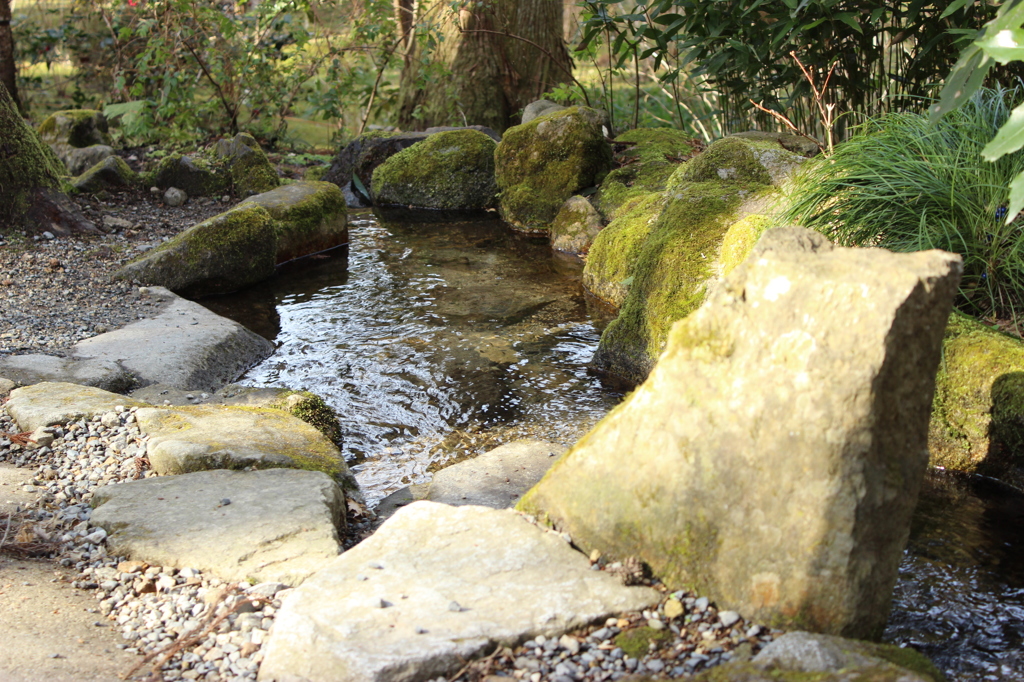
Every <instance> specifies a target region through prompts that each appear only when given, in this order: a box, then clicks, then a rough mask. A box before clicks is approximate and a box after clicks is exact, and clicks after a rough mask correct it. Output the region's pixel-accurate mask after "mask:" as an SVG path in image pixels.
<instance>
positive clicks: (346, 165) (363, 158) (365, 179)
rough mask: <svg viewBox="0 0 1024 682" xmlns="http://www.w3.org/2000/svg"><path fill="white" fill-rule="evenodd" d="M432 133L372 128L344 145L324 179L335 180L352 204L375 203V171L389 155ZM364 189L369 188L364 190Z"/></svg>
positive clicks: (354, 206) (352, 206) (335, 156)
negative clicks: (357, 181)
mask: <svg viewBox="0 0 1024 682" xmlns="http://www.w3.org/2000/svg"><path fill="white" fill-rule="evenodd" d="M428 135H429V134H428V133H425V132H415V133H392V132H388V131H384V130H371V131H370V132H368V133H364V134H362V135H360V136H359V137H357V138H356V139H354V140H352V141H351V142H349V143H348V144H347V145H345V146H344V147H343V148H341V149H340V150H339V151H338V153H337V154H335V155H334V159H332V160H331V167H330V168H329V169H328V170H327V172H326V173H325V174H324V177H323V179H324V181H326V182H333V183H334V184H336V185H337V186H338V187H341V191H342V192H344V193H345V199H346V200H347V201H348V205H349V207H350V208H358V207H363V206H369V205H371V203H372V202H371V200H370V197H369V193H370V185H371V184H373V171H374V170H376V169H377V166H379V165H380V164H382V163H384V162H385V161H387V160H388V159H389V158H391V157H392V156H394V155H395V154H397V153H398V152H400V151H402V150H403V149H407V148H408V147H411V146H412V145H414V144H416V143H417V142H421V141H423V140H425V139H427V137H428ZM353 178H358V179H359V184H360V185H362V188H359V187H357V186H355V184H354V182H353ZM363 189H365V190H366V191H365V192H363Z"/></svg>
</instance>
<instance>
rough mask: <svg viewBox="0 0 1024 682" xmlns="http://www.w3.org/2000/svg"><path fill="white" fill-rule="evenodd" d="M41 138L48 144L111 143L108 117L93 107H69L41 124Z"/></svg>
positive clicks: (81, 145) (84, 145)
mask: <svg viewBox="0 0 1024 682" xmlns="http://www.w3.org/2000/svg"><path fill="white" fill-rule="evenodd" d="M39 139H41V140H42V141H43V142H44V143H46V144H60V143H63V144H68V145H70V146H72V147H88V146H89V145H93V144H109V143H110V140H109V139H108V137H107V119H106V118H105V117H104V116H103V114H102V113H100V112H99V111H95V110H93V109H68V110H65V111H58V112H56V113H54V114H51V115H50V116H48V117H47V118H46V120H45V121H43V122H42V124H41V125H40V126H39Z"/></svg>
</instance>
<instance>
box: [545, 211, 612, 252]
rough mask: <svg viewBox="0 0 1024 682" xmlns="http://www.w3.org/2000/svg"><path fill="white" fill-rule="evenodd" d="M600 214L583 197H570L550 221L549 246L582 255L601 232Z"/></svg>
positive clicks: (560, 250) (556, 249)
mask: <svg viewBox="0 0 1024 682" xmlns="http://www.w3.org/2000/svg"><path fill="white" fill-rule="evenodd" d="M601 227H602V225H601V215H600V214H599V213H598V212H597V210H596V209H595V208H594V207H593V205H591V203H590V202H589V201H587V200H586V199H585V198H583V197H570V198H569V200H568V201H566V202H565V203H564V204H563V205H562V208H561V210H560V211H558V215H556V216H555V220H554V222H553V223H551V231H550V236H551V248H552V249H554V250H555V251H559V252H561V253H568V254H572V255H574V256H582V255H584V254H586V253H587V251H589V250H590V245H591V244H593V243H594V238H595V237H596V236H597V235H598V233H600V232H601Z"/></svg>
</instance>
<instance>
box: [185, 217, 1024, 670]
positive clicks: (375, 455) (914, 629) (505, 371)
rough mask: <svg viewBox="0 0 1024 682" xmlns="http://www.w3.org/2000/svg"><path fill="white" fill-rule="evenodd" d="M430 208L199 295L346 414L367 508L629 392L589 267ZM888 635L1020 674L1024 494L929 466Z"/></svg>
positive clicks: (563, 428)
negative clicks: (597, 354)
mask: <svg viewBox="0 0 1024 682" xmlns="http://www.w3.org/2000/svg"><path fill="white" fill-rule="evenodd" d="M417 220H418V221H417ZM422 220H423V219H422V217H421V216H420V217H410V216H398V217H397V218H392V217H391V216H388V217H387V218H385V219H378V218H377V217H376V216H374V215H372V214H360V215H356V216H354V217H353V218H352V219H351V220H350V234H351V242H350V245H349V247H348V248H347V249H337V250H335V251H333V252H330V253H328V254H324V255H320V256H313V257H310V258H308V259H304V260H302V261H298V262H295V263H293V264H289V265H286V266H283V267H282V269H281V272H280V273H279V275H278V276H277V277H275V278H273V279H272V280H269V281H267V282H265V283H263V284H261V285H257V286H256V287H253V288H250V289H248V290H246V291H244V292H241V293H239V294H235V295H232V296H226V297H220V298H215V299H207V300H204V301H202V303H203V304H204V305H206V306H207V307H208V308H210V309H211V310H213V311H214V312H216V313H218V314H220V315H224V316H226V317H230V318H232V319H235V320H237V321H239V322H241V323H242V324H244V325H246V326H247V327H249V328H250V329H252V330H253V331H255V332H257V333H259V334H261V335H262V336H264V337H266V338H268V339H270V340H272V341H273V342H274V343H275V345H276V347H277V350H276V352H275V354H274V355H273V356H272V357H271V358H269V359H268V360H266V361H264V362H263V363H262V364H260V365H258V366H257V367H255V368H253V369H252V370H251V371H250V372H249V373H248V374H246V376H245V377H244V378H243V379H242V381H241V383H245V384H249V385H254V386H270V385H275V386H287V387H291V388H302V389H307V390H310V391H313V392H315V393H317V394H319V395H321V396H322V397H323V398H324V399H325V400H326V401H327V402H328V403H329V404H330V405H331V406H332V407H333V408H334V409H335V410H336V411H337V413H338V415H339V421H340V422H341V426H342V430H343V431H344V433H345V443H344V447H343V453H344V455H345V458H346V459H347V460H348V462H349V464H350V466H352V469H353V471H354V472H355V473H356V477H357V478H358V480H359V482H360V485H361V486H362V487H363V490H364V493H365V495H366V498H367V501H368V502H369V503H370V504H371V505H373V504H375V503H376V502H377V501H379V500H380V499H382V498H383V497H384V496H386V495H388V494H389V493H391V492H393V491H395V490H397V489H399V488H401V487H403V486H405V485H409V484H413V483H422V482H426V481H428V480H429V478H430V474H431V472H432V471H434V470H436V469H437V468H439V467H441V466H443V465H445V464H447V463H451V462H453V461H457V460H460V459H464V458H467V457H471V456H475V455H477V454H480V453H482V452H485V451H487V450H490V449H493V448H494V447H496V446H497V445H500V444H502V443H505V442H509V441H511V440H517V439H520V438H539V439H542V440H548V441H553V442H559V443H562V444H565V445H571V444H572V443H573V442H575V441H576V440H577V439H579V438H580V437H581V436H582V435H584V434H585V433H586V432H587V431H589V430H590V428H591V427H592V426H593V425H594V424H596V423H597V421H598V420H600V419H601V418H602V417H603V416H604V415H605V414H606V413H607V412H608V411H609V410H610V409H611V408H612V407H614V406H615V405H616V404H617V403H618V401H619V400H621V398H622V395H623V394H622V391H621V389H620V388H617V387H615V386H610V385H608V384H607V383H602V381H601V380H600V379H599V378H598V377H596V376H594V375H593V374H591V373H590V372H588V369H587V365H588V362H589V360H590V358H591V356H592V354H593V352H594V350H595V349H596V346H597V342H598V339H599V338H600V334H601V330H602V329H603V328H604V326H605V325H606V324H607V323H608V322H609V320H610V319H611V315H610V313H609V312H608V311H607V310H604V309H603V308H602V307H601V306H598V305H596V304H593V303H591V302H589V300H588V299H586V298H585V297H584V296H583V292H582V287H581V285H580V275H581V265H580V264H578V263H577V262H574V261H572V260H569V259H561V258H559V257H557V256H554V255H553V254H552V252H551V250H550V248H549V247H548V246H547V244H546V241H545V240H530V239H527V238H523V237H520V236H517V235H514V234H513V233H511V232H510V231H509V230H508V229H507V228H505V226H504V225H503V224H502V223H501V222H500V221H497V220H486V219H484V220H464V221H461V222H459V221H456V222H429V221H428V222H423V221H422ZM884 639H885V641H888V642H893V643H898V644H902V645H908V646H913V647H914V648H916V649H918V650H920V651H922V652H924V653H925V654H926V655H928V656H929V657H930V658H931V659H932V660H933V661H935V662H936V664H937V665H939V667H940V668H942V669H943V670H944V671H946V673H947V675H948V676H949V678H950V680H955V681H957V682H967V681H968V680H1008V681H1019V682H1024V653H1022V650H1024V495H1022V494H1021V493H1019V492H1017V491H1015V490H1013V489H1010V488H1007V487H1005V486H1001V485H999V484H997V483H994V482H991V481H985V480H978V479H968V478H964V477H959V476H954V475H951V474H945V473H943V472H930V473H929V475H928V476H927V478H926V481H925V485H924V489H923V491H922V496H921V501H920V503H919V505H918V509H917V511H916V513H915V517H914V521H913V527H912V529H911V539H910V543H909V546H908V548H907V551H906V553H905V556H904V560H903V563H902V564H901V566H900V577H899V582H898V584H897V587H896V590H895V593H894V602H893V612H892V615H891V617H890V620H889V625H888V627H887V629H886V632H885V636H884Z"/></svg>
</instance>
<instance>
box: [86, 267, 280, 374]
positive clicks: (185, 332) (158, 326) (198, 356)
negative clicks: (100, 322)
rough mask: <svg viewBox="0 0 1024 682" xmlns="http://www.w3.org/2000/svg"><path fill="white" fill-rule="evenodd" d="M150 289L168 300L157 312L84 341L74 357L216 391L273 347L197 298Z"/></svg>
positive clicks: (157, 295)
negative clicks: (100, 361)
mask: <svg viewBox="0 0 1024 682" xmlns="http://www.w3.org/2000/svg"><path fill="white" fill-rule="evenodd" d="M145 291H146V292H147V295H149V296H153V297H155V298H157V299H160V300H162V301H164V307H163V308H162V309H161V310H160V311H159V312H158V313H157V314H156V315H155V316H154V317H152V318H148V319H145V320H139V321H137V322H133V323H131V324H129V325H128V326H126V327H123V328H121V329H118V330H116V331H112V332H108V333H106V334H100V335H99V336H94V337H93V338H91V339H86V340H84V341H80V342H79V343H77V344H75V346H74V357H75V358H78V359H82V358H93V359H97V360H103V361H108V362H113V363H118V364H120V365H121V366H122V367H124V368H125V369H127V370H128V371H129V372H131V373H132V374H133V375H134V376H135V377H136V379H137V381H138V383H139V385H142V386H145V385H148V384H158V383H159V384H167V385H169V386H173V387H174V388H180V389H184V390H195V391H208V392H211V393H212V392H213V391H216V390H217V389H218V388H220V387H222V386H224V385H225V384H228V383H230V382H232V381H234V380H235V379H237V378H238V377H239V376H241V375H242V373H243V372H245V370H247V369H249V368H250V367H252V366H253V365H255V364H256V363H257V362H259V361H261V360H263V359H264V358H267V357H269V356H270V354H271V353H273V352H274V346H273V344H271V343H270V342H269V341H267V340H266V339H264V338H263V337H262V336H258V335H257V334H254V333H253V332H251V331H249V330H248V329H246V328H245V327H243V326H242V325H240V324H238V323H237V322H235V321H233V320H229V319H227V318H224V317H221V316H220V315H217V314H215V313H212V312H210V311H209V310H207V309H206V308H204V307H203V306H201V305H199V304H198V303H193V302H192V301H188V300H185V299H183V298H180V297H178V296H177V295H175V294H173V293H171V292H170V291H168V290H167V289H164V288H163V287H149V288H148V289H146V290H145Z"/></svg>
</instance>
